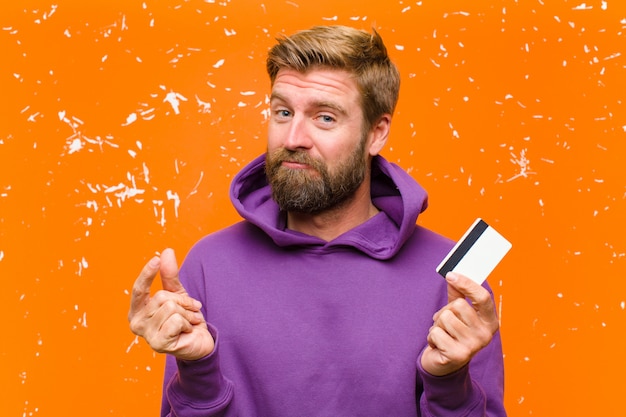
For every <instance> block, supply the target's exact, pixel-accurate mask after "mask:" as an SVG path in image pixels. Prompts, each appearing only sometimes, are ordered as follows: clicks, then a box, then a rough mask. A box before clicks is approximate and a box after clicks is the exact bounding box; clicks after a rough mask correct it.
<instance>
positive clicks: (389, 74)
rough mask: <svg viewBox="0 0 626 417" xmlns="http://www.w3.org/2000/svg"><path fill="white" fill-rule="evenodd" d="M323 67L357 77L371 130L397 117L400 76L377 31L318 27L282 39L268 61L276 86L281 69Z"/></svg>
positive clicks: (271, 78)
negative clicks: (382, 120) (384, 119)
mask: <svg viewBox="0 0 626 417" xmlns="http://www.w3.org/2000/svg"><path fill="white" fill-rule="evenodd" d="M319 67H323V68H331V69H341V70H345V71H348V72H349V73H351V74H352V75H353V76H354V79H355V81H356V84H357V86H358V88H359V91H360V93H361V108H362V110H363V117H364V119H365V122H366V125H367V126H365V127H366V128H367V130H369V128H371V126H372V125H373V124H374V123H376V122H377V121H378V119H379V118H380V117H381V116H382V115H383V114H385V113H388V114H393V112H394V110H395V107H396V103H397V102H398V94H399V90H400V74H399V72H398V69H397V68H396V66H395V65H394V63H393V62H391V60H390V59H389V56H388V55H387V48H386V47H385V44H384V43H383V40H382V38H381V37H380V35H379V34H378V32H376V30H374V29H372V33H371V34H370V33H367V32H365V31H363V30H358V29H354V28H351V27H347V26H315V27H313V28H311V29H308V30H303V31H300V32H297V33H295V34H293V35H291V36H287V37H281V38H279V39H278V43H277V44H276V45H274V46H273V47H272V48H271V49H270V51H269V54H268V57H267V73H268V75H269V77H270V81H271V84H272V85H274V81H275V79H276V74H278V71H279V70H281V69H286V68H287V69H293V70H296V71H299V72H303V73H304V72H307V71H309V70H311V69H315V68H319Z"/></svg>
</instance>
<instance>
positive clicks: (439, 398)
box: [417, 332, 506, 417]
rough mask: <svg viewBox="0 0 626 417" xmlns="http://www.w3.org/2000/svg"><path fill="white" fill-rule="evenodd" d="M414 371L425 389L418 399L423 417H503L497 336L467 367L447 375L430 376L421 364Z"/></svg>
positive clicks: (500, 348) (501, 379) (501, 376)
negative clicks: (416, 371) (416, 370)
mask: <svg viewBox="0 0 626 417" xmlns="http://www.w3.org/2000/svg"><path fill="white" fill-rule="evenodd" d="M420 359H421V355H420ZM417 368H418V376H419V378H420V379H421V381H422V383H423V387H424V389H423V392H422V394H421V398H420V399H419V401H420V403H419V409H420V411H421V416H422V417H435V416H436V417H448V416H449V417H452V416H467V417H506V411H505V409H504V398H503V397H504V392H503V387H504V365H503V360H502V344H501V340H500V332H496V334H495V335H494V337H493V339H492V341H491V343H489V345H487V346H486V347H485V348H484V349H483V350H482V351H480V352H479V353H478V354H477V355H476V356H475V357H474V358H473V359H472V360H471V361H470V363H469V364H468V365H467V366H465V367H463V368H461V369H459V370H458V371H456V372H454V373H452V374H450V375H445V376H441V377H438V376H433V375H430V374H429V373H428V372H426V371H425V370H424V369H423V368H422V366H421V360H418V361H417Z"/></svg>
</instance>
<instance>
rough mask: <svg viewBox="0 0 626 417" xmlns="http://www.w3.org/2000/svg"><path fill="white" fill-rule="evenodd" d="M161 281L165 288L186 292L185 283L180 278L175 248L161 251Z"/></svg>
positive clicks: (180, 292)
mask: <svg viewBox="0 0 626 417" xmlns="http://www.w3.org/2000/svg"><path fill="white" fill-rule="evenodd" d="M160 272H161V283H162V285H163V289H164V290H167V291H171V292H175V293H179V294H186V293H187V291H185V288H184V287H183V284H181V282H180V279H179V278H178V262H176V255H175V254H174V250H173V249H170V248H167V249H165V250H164V251H163V253H161V271H160Z"/></svg>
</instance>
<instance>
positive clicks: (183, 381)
mask: <svg viewBox="0 0 626 417" xmlns="http://www.w3.org/2000/svg"><path fill="white" fill-rule="evenodd" d="M208 327H209V332H210V333H211V335H212V336H213V339H214V340H215V348H214V349H213V352H211V353H210V354H209V355H207V356H205V357H204V358H201V359H198V360H194V361H188V360H182V359H177V360H176V364H177V366H178V372H177V373H176V375H175V376H174V377H173V378H172V380H171V381H170V384H169V386H168V387H167V396H168V400H169V403H170V405H171V407H172V409H173V410H174V411H175V412H176V415H183V416H190V417H195V416H201V415H206V412H207V410H219V409H223V408H225V407H226V406H228V404H229V403H230V401H231V399H232V397H233V386H232V383H231V382H230V381H229V380H227V379H226V378H225V377H224V375H223V374H222V371H221V368H220V363H219V342H218V341H219V337H218V333H217V329H215V328H214V327H213V326H211V325H209V326H208Z"/></svg>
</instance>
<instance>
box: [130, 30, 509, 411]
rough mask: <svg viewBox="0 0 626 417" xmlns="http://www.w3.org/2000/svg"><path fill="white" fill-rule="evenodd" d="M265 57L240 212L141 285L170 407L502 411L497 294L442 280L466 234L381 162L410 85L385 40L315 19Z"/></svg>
mask: <svg viewBox="0 0 626 417" xmlns="http://www.w3.org/2000/svg"><path fill="white" fill-rule="evenodd" d="M267 69H268V73H269V76H270V80H271V87H272V92H271V98H270V108H271V118H270V121H269V127H268V147H267V154H266V155H265V156H261V157H259V158H257V159H256V160H254V161H252V162H251V163H250V164H249V165H248V166H247V167H245V168H244V169H243V170H242V171H241V172H240V173H239V174H238V175H237V176H236V178H235V179H234V180H233V184H232V187H231V198H232V201H233V204H234V205H235V207H236V209H237V210H238V211H239V213H240V214H241V215H242V217H243V218H244V219H245V220H244V221H242V222H240V223H237V224H235V225H233V226H231V227H228V228H226V229H224V230H222V231H219V232H217V233H214V234H211V235H209V236H206V237H205V238H203V239H202V240H200V241H199V242H198V243H197V244H196V245H195V246H194V247H193V248H192V249H191V251H190V252H189V254H188V255H187V257H186V259H185V262H184V264H183V265H182V268H181V270H180V272H179V270H178V266H177V262H176V259H175V256H174V254H173V251H172V250H171V249H166V250H165V251H163V253H162V254H161V256H160V258H159V257H155V258H153V259H152V260H150V261H149V262H148V264H147V265H146V266H145V267H144V269H143V270H142V272H141V274H140V275H139V277H138V278H137V281H136V282H135V286H134V289H133V296H132V301H131V307H130V312H129V319H130V322H131V329H132V330H133V332H135V333H136V334H138V335H140V336H142V337H144V338H145V339H146V341H147V342H148V343H149V344H150V346H151V347H152V348H153V349H154V350H155V351H157V352H162V353H167V354H168V357H167V362H166V371H165V380H164V393H163V409H162V415H163V416H185V417H187V416H253V417H256V416H272V417H278V416H289V417H293V416H333V417H343V416H392V417H401V416H439V417H441V416H485V415H487V416H504V415H506V413H505V411H504V408H503V404H502V395H503V393H502V389H503V387H502V384H503V364H502V350H501V343H500V338H499V333H498V320H497V317H496V313H495V308H494V303H493V300H492V296H491V294H490V291H489V290H488V288H487V287H486V286H485V287H483V286H480V285H478V284H475V283H473V282H472V281H471V280H469V279H468V278H466V277H463V276H459V275H456V274H449V275H448V276H447V278H446V280H444V279H442V278H441V277H440V276H438V275H437V273H436V272H435V267H436V265H437V264H438V263H439V261H440V260H441V259H442V258H443V257H444V256H445V254H446V253H447V252H448V251H449V250H450V248H451V247H452V245H453V242H451V241H450V240H448V239H446V238H443V237H441V236H439V235H437V234H435V233H433V232H431V231H429V230H426V229H425V228H423V227H421V226H417V225H416V220H417V216H418V215H419V213H421V212H422V211H423V210H424V209H425V208H426V201H427V197H426V193H425V191H424V190H423V189H422V188H421V187H420V186H419V185H418V184H417V183H416V182H415V181H414V180H413V179H412V178H411V177H410V176H409V175H408V174H406V173H405V172H404V171H403V170H401V169H400V168H398V167H397V166H395V165H393V164H391V163H389V162H387V161H386V160H385V159H383V158H382V157H381V156H379V152H380V151H381V149H382V148H383V146H384V145H385V142H386V141H387V137H388V135H389V129H390V125H391V118H392V114H393V111H394V108H395V105H396V102H397V98H398V90H399V83H400V81H399V75H398V72H397V69H396V67H395V66H394V64H393V63H392V62H391V61H390V59H389V57H388V56H387V51H386V49H385V46H384V44H383V42H382V39H381V38H380V36H379V35H378V34H377V33H376V32H374V33H373V34H368V33H366V32H364V31H359V30H356V29H351V28H346V27H340V26H332V27H314V28H312V29H310V30H307V31H302V32H299V33H296V34H294V35H292V36H291V37H286V38H283V39H280V40H279V41H278V44H277V45H276V46H274V47H273V48H272V49H271V50H270V52H269V56H268V59H267ZM157 273H160V275H161V280H162V283H163V288H164V289H163V290H162V291H159V292H157V293H156V294H155V295H154V296H152V297H151V296H150V285H151V283H152V281H153V279H154V278H155V276H156V275H157ZM179 278H180V279H179ZM494 335H495V336H494Z"/></svg>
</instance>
